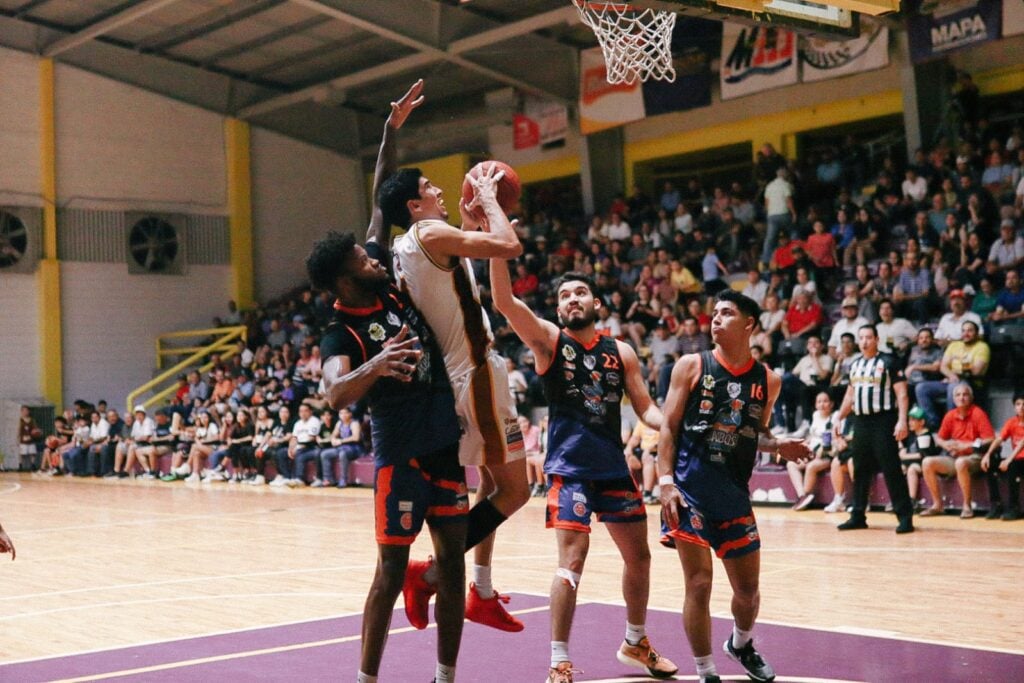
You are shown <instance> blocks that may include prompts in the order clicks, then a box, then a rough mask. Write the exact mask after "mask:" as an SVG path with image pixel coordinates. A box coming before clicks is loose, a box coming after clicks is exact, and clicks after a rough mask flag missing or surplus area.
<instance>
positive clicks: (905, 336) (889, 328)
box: [875, 299, 917, 356]
mask: <svg viewBox="0 0 1024 683" xmlns="http://www.w3.org/2000/svg"><path fill="white" fill-rule="evenodd" d="M878 317H879V318H880V320H879V322H877V323H875V329H876V330H878V350H879V351H881V352H882V353H895V354H897V355H901V356H902V355H903V354H905V353H906V352H907V350H908V349H909V348H910V345H911V343H912V342H913V341H914V339H916V338H917V328H916V327H914V324H913V323H911V322H910V321H909V320H907V319H906V318H897V317H896V309H895V308H894V307H893V305H892V301H891V300H890V299H882V300H881V301H880V302H879V303H878Z"/></svg>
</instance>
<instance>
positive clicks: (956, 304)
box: [935, 289, 985, 347]
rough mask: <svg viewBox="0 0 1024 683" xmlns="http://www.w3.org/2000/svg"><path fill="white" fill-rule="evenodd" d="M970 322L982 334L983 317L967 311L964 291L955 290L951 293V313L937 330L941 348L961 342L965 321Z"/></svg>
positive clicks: (936, 335)
mask: <svg viewBox="0 0 1024 683" xmlns="http://www.w3.org/2000/svg"><path fill="white" fill-rule="evenodd" d="M967 320H970V321H971V322H973V323H974V324H975V325H976V326H977V328H978V333H979V334H982V333H983V330H984V329H985V328H983V327H982V326H981V316H979V315H978V314H977V313H975V312H974V311H968V310H967V302H966V301H964V290H962V289H954V290H953V291H951V292H950V293H949V313H946V314H945V315H943V316H942V318H941V319H940V320H939V326H938V327H937V328H936V329H935V341H936V342H937V343H938V345H939V346H942V347H945V346H947V345H948V344H949V343H950V342H954V341H960V338H961V336H962V335H963V331H962V326H963V324H964V322H965V321H967Z"/></svg>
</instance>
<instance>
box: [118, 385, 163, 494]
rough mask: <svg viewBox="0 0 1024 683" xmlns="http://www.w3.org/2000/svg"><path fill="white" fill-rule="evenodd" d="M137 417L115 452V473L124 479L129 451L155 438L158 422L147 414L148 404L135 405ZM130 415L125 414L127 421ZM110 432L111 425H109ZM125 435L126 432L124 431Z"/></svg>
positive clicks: (135, 415) (126, 474)
mask: <svg viewBox="0 0 1024 683" xmlns="http://www.w3.org/2000/svg"><path fill="white" fill-rule="evenodd" d="M132 414H133V415H134V417H135V419H134V420H133V421H132V423H131V427H132V429H131V432H129V434H128V438H126V439H122V440H121V441H120V443H118V444H117V450H116V451H115V452H114V473H115V474H117V476H118V477H121V478H122V479H123V478H124V477H127V476H128V471H127V469H126V468H125V463H126V461H127V458H128V451H129V450H131V449H132V448H134V447H135V446H136V445H139V446H145V445H146V444H148V443H149V442H150V440H151V439H152V438H153V435H154V434H155V433H156V423H155V422H153V419H152V418H150V417H147V416H146V406H144V405H142V404H141V403H140V404H139V405H137V406H135V410H134V411H132ZM127 419H128V417H127V415H126V416H125V421H127ZM108 434H109V427H108ZM121 434H122V435H123V434H124V432H123V431H122V432H121Z"/></svg>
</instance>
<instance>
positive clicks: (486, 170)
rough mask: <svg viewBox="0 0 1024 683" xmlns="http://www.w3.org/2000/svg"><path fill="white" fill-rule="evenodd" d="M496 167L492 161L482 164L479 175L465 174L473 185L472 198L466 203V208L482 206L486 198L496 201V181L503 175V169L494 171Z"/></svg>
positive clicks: (471, 208)
mask: <svg viewBox="0 0 1024 683" xmlns="http://www.w3.org/2000/svg"><path fill="white" fill-rule="evenodd" d="M497 167H498V165H497V164H495V163H494V162H493V161H492V162H491V163H489V164H485V165H484V167H483V169H482V170H481V172H480V175H478V176H476V177H473V174H472V173H467V174H466V179H467V180H468V181H469V183H470V184H471V185H472V186H473V200H472V201H471V202H469V204H467V205H466V208H467V209H469V210H470V211H472V210H473V209H475V208H476V207H478V206H482V205H483V202H484V201H486V200H494V201H497V199H498V182H499V181H500V180H501V179H502V178H504V177H505V171H504V170H501V171H498V172H497V173H495V172H494V170H495V169H496V168H497Z"/></svg>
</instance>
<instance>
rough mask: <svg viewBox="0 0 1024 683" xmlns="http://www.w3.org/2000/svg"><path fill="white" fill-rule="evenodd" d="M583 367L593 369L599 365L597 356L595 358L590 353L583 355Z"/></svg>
mask: <svg viewBox="0 0 1024 683" xmlns="http://www.w3.org/2000/svg"><path fill="white" fill-rule="evenodd" d="M583 367H585V368H586V369H587V370H593V369H594V368H595V367H597V358H594V357H593V356H590V355H587V356H583Z"/></svg>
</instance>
